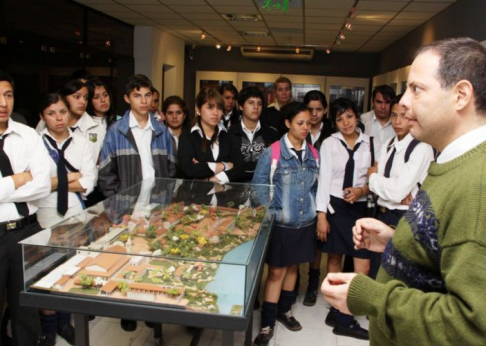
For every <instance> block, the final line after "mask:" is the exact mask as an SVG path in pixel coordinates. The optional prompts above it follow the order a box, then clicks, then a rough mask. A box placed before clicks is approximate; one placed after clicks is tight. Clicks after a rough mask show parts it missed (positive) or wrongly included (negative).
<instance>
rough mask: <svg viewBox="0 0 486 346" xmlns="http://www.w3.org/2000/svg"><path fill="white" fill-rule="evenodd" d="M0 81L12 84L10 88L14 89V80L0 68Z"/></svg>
mask: <svg viewBox="0 0 486 346" xmlns="http://www.w3.org/2000/svg"><path fill="white" fill-rule="evenodd" d="M0 82H7V83H10V85H11V86H12V90H13V91H15V83H14V80H13V78H12V77H10V75H9V74H8V73H7V72H5V71H2V70H0Z"/></svg>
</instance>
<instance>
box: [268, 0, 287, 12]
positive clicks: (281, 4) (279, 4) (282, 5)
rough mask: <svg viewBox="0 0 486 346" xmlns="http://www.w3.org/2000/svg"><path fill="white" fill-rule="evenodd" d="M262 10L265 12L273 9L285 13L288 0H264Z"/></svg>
mask: <svg viewBox="0 0 486 346" xmlns="http://www.w3.org/2000/svg"><path fill="white" fill-rule="evenodd" d="M262 8H263V9H264V10H267V11H270V10H272V9H275V10H279V11H284V12H287V11H288V10H289V0H264V1H263V5H262Z"/></svg>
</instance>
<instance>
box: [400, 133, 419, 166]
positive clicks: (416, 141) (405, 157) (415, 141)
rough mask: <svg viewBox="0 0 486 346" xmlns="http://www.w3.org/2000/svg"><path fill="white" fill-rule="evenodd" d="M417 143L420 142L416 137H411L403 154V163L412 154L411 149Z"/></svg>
mask: <svg viewBox="0 0 486 346" xmlns="http://www.w3.org/2000/svg"><path fill="white" fill-rule="evenodd" d="M419 144H420V141H418V140H416V139H413V140H412V141H411V142H410V144H409V145H408V147H407V150H406V151H405V156H404V160H405V163H407V162H408V160H409V159H410V155H411V154H412V151H413V149H415V147H416V146H417V145H419Z"/></svg>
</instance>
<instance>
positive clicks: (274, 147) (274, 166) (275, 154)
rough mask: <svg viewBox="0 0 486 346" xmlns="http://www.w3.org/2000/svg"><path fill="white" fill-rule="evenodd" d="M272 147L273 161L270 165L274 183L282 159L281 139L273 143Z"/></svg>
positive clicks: (271, 181)
mask: <svg viewBox="0 0 486 346" xmlns="http://www.w3.org/2000/svg"><path fill="white" fill-rule="evenodd" d="M270 148H271V150H272V161H271V165H270V185H273V176H274V175H275V171H276V170H277V165H278V161H279V160H280V141H276V142H274V143H272V145H271V146H270Z"/></svg>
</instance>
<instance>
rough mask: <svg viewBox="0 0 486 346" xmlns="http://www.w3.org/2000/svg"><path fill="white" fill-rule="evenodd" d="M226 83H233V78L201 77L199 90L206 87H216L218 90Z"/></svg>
mask: <svg viewBox="0 0 486 346" xmlns="http://www.w3.org/2000/svg"><path fill="white" fill-rule="evenodd" d="M224 84H233V81H232V80H211V79H201V80H200V81H199V90H202V89H204V88H214V89H216V90H219V88H220V87H221V85H224Z"/></svg>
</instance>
